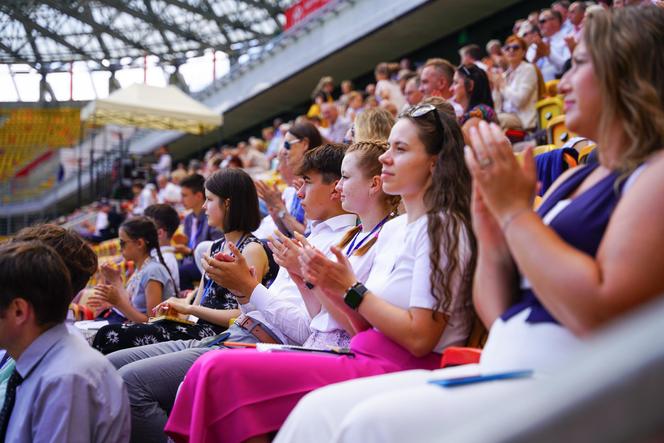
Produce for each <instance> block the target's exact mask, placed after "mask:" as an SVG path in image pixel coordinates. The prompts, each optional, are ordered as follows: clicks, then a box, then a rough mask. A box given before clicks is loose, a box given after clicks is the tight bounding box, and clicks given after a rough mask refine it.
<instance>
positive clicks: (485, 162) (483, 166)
mask: <svg viewBox="0 0 664 443" xmlns="http://www.w3.org/2000/svg"><path fill="white" fill-rule="evenodd" d="M492 163H493V160H492V159H491V157H484V158H483V159H481V160H480V161H479V165H480V169H486V168H488V167H489V166H491V164H492Z"/></svg>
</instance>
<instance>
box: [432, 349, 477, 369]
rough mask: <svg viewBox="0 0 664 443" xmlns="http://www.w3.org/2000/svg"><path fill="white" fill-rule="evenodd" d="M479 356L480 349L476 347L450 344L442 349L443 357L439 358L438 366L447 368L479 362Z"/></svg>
mask: <svg viewBox="0 0 664 443" xmlns="http://www.w3.org/2000/svg"><path fill="white" fill-rule="evenodd" d="M481 356H482V350H481V349H478V348H462V347H456V346H450V347H449V348H447V349H445V350H444V351H443V358H441V359H440V367H441V368H448V367H450V366H460V365H469V364H472V363H479V362H480V357H481Z"/></svg>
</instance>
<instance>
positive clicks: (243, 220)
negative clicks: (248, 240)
mask: <svg viewBox="0 0 664 443" xmlns="http://www.w3.org/2000/svg"><path fill="white" fill-rule="evenodd" d="M205 188H206V189H207V190H208V191H210V192H211V193H213V194H214V195H216V196H217V197H219V198H220V199H222V200H225V199H228V200H229V201H230V204H229V206H228V210H227V211H226V216H225V219H224V226H223V230H224V232H230V231H241V232H252V231H255V230H256V229H258V226H260V224H261V214H260V211H259V209H258V193H257V192H256V185H255V184H254V181H253V180H252V179H251V177H250V176H249V174H247V173H246V172H245V171H243V170H242V169H222V170H221V171H217V172H215V173H214V174H212V175H211V176H209V177H208V179H207V180H206V181H205ZM220 204H223V203H222V202H220Z"/></svg>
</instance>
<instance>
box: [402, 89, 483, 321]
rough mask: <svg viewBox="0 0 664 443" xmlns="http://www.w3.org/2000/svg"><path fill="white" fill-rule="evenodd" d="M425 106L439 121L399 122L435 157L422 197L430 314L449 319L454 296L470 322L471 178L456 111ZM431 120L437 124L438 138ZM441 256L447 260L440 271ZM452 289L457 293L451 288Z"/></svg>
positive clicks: (437, 102) (473, 255)
mask: <svg viewBox="0 0 664 443" xmlns="http://www.w3.org/2000/svg"><path fill="white" fill-rule="evenodd" d="M423 103H430V104H432V105H434V106H435V107H436V111H435V112H436V113H437V114H438V115H437V116H436V115H434V113H433V112H429V113H427V114H425V115H423V116H421V117H411V116H409V113H408V110H407V111H406V112H404V113H403V114H402V115H401V117H400V118H406V119H408V120H409V121H411V122H412V123H413V124H414V125H415V126H416V127H417V131H418V135H419V138H420V140H421V141H422V143H423V144H424V146H425V147H426V150H427V153H429V154H430V155H435V156H436V157H437V159H436V164H435V168H434V171H433V175H432V179H431V185H430V186H429V188H428V189H427V190H426V192H425V194H424V203H425V205H426V208H427V230H428V235H429V242H430V246H431V251H430V252H429V260H430V262H431V275H430V277H429V282H430V284H431V291H432V294H433V296H434V297H435V299H436V306H435V309H434V311H437V310H439V309H441V310H442V311H443V312H444V313H446V314H449V313H450V308H451V307H452V300H453V295H454V294H455V293H456V291H458V297H461V298H462V300H463V301H462V303H463V307H464V309H465V310H466V314H467V316H466V319H467V320H468V321H470V320H471V318H472V315H473V310H472V281H473V273H474V272H475V264H476V262H477V241H476V239H475V236H474V234H473V229H472V224H471V215H470V196H471V177H470V172H469V171H468V169H467V168H466V164H465V162H464V156H463V149H464V146H465V143H464V140H463V134H462V132H461V127H460V126H459V124H458V123H457V119H456V115H455V114H454V109H453V108H452V106H451V105H450V104H449V103H447V102H445V101H444V100H442V99H440V98H437V97H432V98H429V99H427V100H424V101H423ZM434 118H439V119H440V122H441V123H442V134H441V131H440V129H438V127H439V126H438V124H437V123H436V122H435V120H434ZM441 215H442V217H441ZM464 235H465V237H466V238H467V239H468V246H469V248H470V255H469V256H468V257H464V256H463V254H462V252H461V251H460V245H461V239H462V238H464ZM443 256H444V257H445V260H444V261H443V262H444V265H443V266H442V267H441V258H442V257H443ZM457 275H460V276H461V279H460V281H458V282H457V281H455V279H454V277H455V276H457ZM455 284H458V287H456V288H455V287H454V285H455ZM448 318H449V315H448Z"/></svg>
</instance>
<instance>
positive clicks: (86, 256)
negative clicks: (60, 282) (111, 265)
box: [12, 224, 98, 298]
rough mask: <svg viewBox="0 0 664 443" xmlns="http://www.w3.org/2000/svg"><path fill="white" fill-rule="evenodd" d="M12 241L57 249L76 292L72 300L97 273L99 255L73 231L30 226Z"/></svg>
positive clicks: (44, 226)
mask: <svg viewBox="0 0 664 443" xmlns="http://www.w3.org/2000/svg"><path fill="white" fill-rule="evenodd" d="M12 241H13V242H26V241H41V242H43V243H45V244H47V245H49V246H51V247H52V248H53V249H55V251H56V252H57V253H58V254H60V257H61V258H62V260H63V262H64V263H65V266H67V269H68V270H69V274H70V277H71V286H72V290H73V291H74V292H73V294H72V298H73V297H74V296H76V294H78V293H79V292H80V291H81V290H82V289H83V288H85V286H86V285H87V284H88V281H90V277H92V276H93V275H94V274H95V272H97V265H98V263H97V254H95V252H94V251H93V250H92V248H91V247H90V246H89V245H88V244H87V243H86V242H85V240H83V238H82V237H81V236H80V235H79V234H78V233H77V232H75V231H74V230H72V229H65V228H63V227H62V226H58V225H53V224H43V225H37V226H30V227H27V228H23V229H21V230H20V231H19V232H18V233H17V234H16V235H15V236H14V237H13V238H12Z"/></svg>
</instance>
